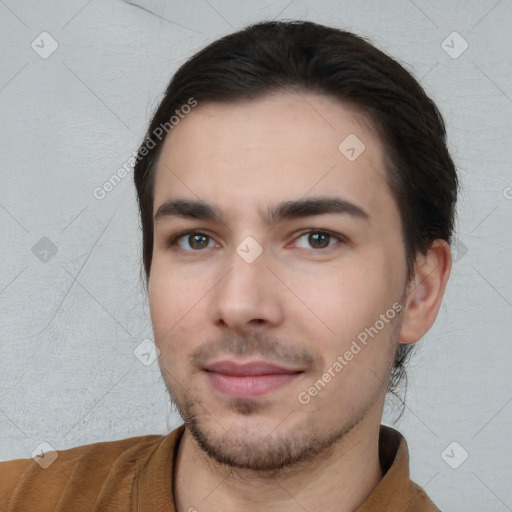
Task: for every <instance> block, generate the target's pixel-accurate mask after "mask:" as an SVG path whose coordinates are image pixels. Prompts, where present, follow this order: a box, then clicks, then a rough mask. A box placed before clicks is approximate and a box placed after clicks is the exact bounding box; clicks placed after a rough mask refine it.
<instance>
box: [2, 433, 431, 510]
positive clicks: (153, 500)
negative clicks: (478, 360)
mask: <svg viewBox="0 0 512 512" xmlns="http://www.w3.org/2000/svg"><path fill="white" fill-rule="evenodd" d="M183 432H184V425H181V426H180V427H178V428H177V429H176V430H173V431H172V432H171V433H169V434H168V435H166V436H160V435H148V436H140V437H131V438H129V439H124V440H122V441H109V442H102V443H94V444H89V445H84V446H78V447H76V448H70V449H68V450H61V451H58V452H57V455H58V457H57V459H55V460H54V461H53V462H52V464H50V465H49V466H48V467H47V468H46V469H43V468H42V467H41V465H40V464H38V463H37V462H36V461H35V460H34V459H18V460H12V461H7V462H1V463H0V511H2V512H4V511H9V512H15V511H16V512H20V511H23V512H70V511H73V512H81V511H96V512H99V511H119V512H128V511H130V512H132V511H133V512H135V511H138V512H175V508H174V498H173V471H174V461H175V457H176V453H177V447H178V444H179V441H180V439H181V436H182V434H183ZM46 456H48V454H47V455H46ZM379 457H380V462H381V466H382V470H383V473H384V477H383V478H382V480H381V481H380V483H379V484H378V485H377V487H376V488H375V489H374V490H373V492H372V493H371V494H370V496H369V497H368V498H367V499H366V501H365V502H364V503H363V504H361V505H360V506H359V507H358V508H357V509H356V511H355V512H439V509H438V508H437V507H436V506H435V505H434V504H433V503H432V501H430V499H429V498H428V496H427V495H426V494H425V492H424V491H423V490H422V489H421V487H419V486H418V485H416V484H415V483H414V482H412V481H411V480H410V478H409V453H408V449H407V443H406V441H405V439H404V438H403V437H402V435H401V434H400V433H399V432H398V431H396V430H394V429H392V428H391V427H387V426H384V425H381V427H380V438H379Z"/></svg>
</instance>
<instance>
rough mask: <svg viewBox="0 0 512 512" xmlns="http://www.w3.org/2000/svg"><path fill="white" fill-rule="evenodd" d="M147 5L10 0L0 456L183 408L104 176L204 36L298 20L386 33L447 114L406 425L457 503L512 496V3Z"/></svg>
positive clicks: (372, 34) (419, 453)
mask: <svg viewBox="0 0 512 512" xmlns="http://www.w3.org/2000/svg"><path fill="white" fill-rule="evenodd" d="M133 3H137V2H133ZM138 3H139V5H142V6H143V7H144V8H143V9H141V8H140V7H137V6H135V5H130V3H125V2H122V1H120V0H105V1H100V0H92V1H91V0H90V1H85V0H71V1H69V0H68V1H64V0H52V1H51V2H45V3H44V6H43V2H38V1H35V0H22V1H16V2H15V1H14V0H3V1H0V34H1V35H0V38H1V39H0V41H1V45H2V59H1V62H0V112H1V117H0V144H1V148H2V159H1V167H0V168H1V171H0V172H1V180H0V183H1V185H0V225H1V227H2V237H1V238H0V247H1V250H0V311H1V312H2V315H1V317H0V332H1V344H0V459H4V460H8V459H12V458H21V457H30V455H31V453H32V452H33V450H34V449H35V448H36V447H37V446H39V445H40V443H42V442H47V443H50V445H51V446H53V447H54V448H56V449H65V448H68V447H72V446H77V445H80V444H85V443H90V442H95V441H105V440H114V439H121V438H126V437H131V436H135V435H143V434H147V433H166V432H168V431H169V429H171V428H173V427H174V426H176V425H177V424H179V423H180V421H179V418H178V417H177V416H176V415H175V414H174V413H173V412H172V411H170V406H169V404H168V402H169V401H168V398H167V394H166V391H165V388H164V385H163V382H162V380H161V378H160V374H159V370H158V365H157V363H156V362H154V363H153V364H151V365H147V366H146V365H145V364H143V363H142V362H141V361H140V360H139V359H138V358H137V357H136V354H138V353H139V352H138V350H141V349H140V348H139V349H137V347H139V346H140V344H141V342H143V340H144V339H146V338H151V334H152V333H151V323H150V319H149V312H148V307H147V303H146V298H145V295H144V292H143V287H142V285H141V282H140V280H139V257H140V248H139V243H140V231H139V224H138V219H137V212H136V202H135V195H134V188H133V185H132V181H131V178H132V174H131V172H130V173H129V174H128V176H127V177H126V178H124V180H122V181H121V183H119V185H117V186H116V187H115V188H114V189H113V190H112V191H110V192H109V193H107V194H106V195H105V197H103V198H102V199H98V198H97V197H95V195H94V190H95V189H97V188H98V187H101V186H102V185H103V184H104V182H105V181H106V180H108V178H109V177H110V176H112V174H113V173H115V172H116V170H117V169H119V168H120V167H122V166H123V164H125V162H126V161H127V160H128V158H129V157H130V156H131V155H132V153H133V151H134V150H135V149H136V147H137V145H138V143H139V142H140V141H141V139H142V136H143V133H144V130H145V126H146V123H147V121H148V119H149V117H150V115H151V112H152V111H153V109H154V108H155V106H156V104H157V102H158V100H159V98H160V97H161V94H162V92H163V90H164V87H165V86H166V84H167V82H168V80H169V78H170V76H171V74H172V72H173V71H174V70H175V69H176V68H177V66H179V64H180V63H182V62H183V61H184V60H185V59H186V58H187V57H188V56H190V55H191V54H192V53H194V51H195V50H196V49H198V48H199V47H201V46H203V45H204V44H205V43H207V42H209V41H211V40H212V39H215V38H217V37H218V36H220V35H222V34H225V33H227V32H230V31H232V30H233V29H235V28H238V27H241V26H243V25H245V24H247V23H249V22H253V21H257V20H261V19H268V18H274V17H276V18H281V19H291V18H301V19H309V20H311V21H316V22H320V23H322V22H323V23H327V24H332V25H336V26H339V27H343V28H348V29H349V30H353V31H355V32H357V33H359V34H362V35H365V36H367V37H369V38H370V39H372V40H373V41H374V42H375V43H376V44H377V45H378V46H380V47H381V48H383V49H384V50H386V51H388V52H389V53H390V54H392V55H393V56H395V57H396V58H398V59H399V60H400V61H402V62H404V63H406V66H407V67H408V68H409V69H411V70H412V71H413V72H414V73H415V75H416V76H417V77H418V78H420V79H421V81H422V83H423V84H424V86H425V88H426V89H427V91H428V93H429V94H430V95H431V96H432V97H433V98H434V100H435V101H436V102H437V104H438V105H439V107H440V109H441V111H442V112H443V114H444V116H445V119H446V122H447V128H448V134H449V141H450V147H451V149H452V152H453V155H454V157H455V160H456V163H457V165H458V167H459V169H460V173H461V179H462V185H463V190H462V193H461V198H460V203H459V215H458V223H457V231H458V235H457V242H456V244H455V248H454V249H455V250H454V253H455V265H454V268H453V272H452V277H451V280H450V283H449V286H448V289H447V294H446V299H445V301H444V304H443V307H442V310H441V312H440V315H439V318H438V320H437V322H436V324H435V326H434V328H433V329H432V330H431V331H430V332H429V333H428V335H427V336H426V337H425V339H424V340H423V341H421V342H420V344H419V350H418V352H417V354H416V357H415V358H414V360H413V362H412V364H411V369H410V385H409V392H408V396H407V398H408V402H407V408H406V411H405V414H404V415H403V417H402V418H401V420H400V421H399V422H398V423H397V425H396V427H397V428H398V429H399V430H401V431H402V432H403V433H404V435H405V436H406V438H407V440H408V443H409V446H410V449H411V454H412V461H411V472H412V476H413V478H414V479H415V480H416V481H417V482H418V483H419V484H420V485H422V486H424V487H425V489H426V490H427V492H428V493H429V494H430V495H431V496H432V498H433V499H434V501H435V502H436V503H437V504H438V505H439V506H440V508H441V509H443V511H450V510H452V511H460V510H465V511H467V512H477V511H478V512H480V511H482V510H487V511H496V512H501V511H506V510H512V486H511V485H510V483H511V481H512V469H511V465H510V460H512V443H510V425H511V424H512V386H511V384H512V377H511V372H510V367H511V366H512V349H511V339H510V331H511V328H512V286H511V284H512V277H511V272H510V271H511V266H510V252H511V249H512V236H511V234H510V229H511V226H512V222H511V221H512V172H511V165H510V164H511V158H510V157H511V149H510V148H511V141H512V124H511V121H510V119H511V117H512V80H511V78H512V65H511V60H510V57H509V55H510V49H511V48H512V2H511V1H510V0H501V1H495V0H486V1H480V0H472V1H467V2H462V1H452V2H445V1H442V0H431V1H421V0H411V1H409V0H401V1H396V2H381V1H379V0H372V1H366V2H360V1H355V0H350V1H349V0H347V1H340V0H330V1H325V0H322V1H316V2H314V1H304V0H303V1H301V0H292V1H290V0H283V1H275V2H271V1H270V0H268V1H262V0H258V1H253V2H250V3H249V2H242V1H232V0H210V1H206V0H204V1H202V0H201V1H200V0H193V1H188V2H186V1H185V0H182V1H168V2H166V1H163V0H160V1H150V0H147V1H141V2H138ZM454 32H456V33H454ZM97 195H98V194H97ZM134 351H135V353H134ZM386 419H387V422H388V423H391V419H392V416H391V415H387V416H386ZM453 442H456V443H457V444H456V445H451V443H453ZM450 445H451V446H450ZM466 452H467V454H468V458H467V460H465V461H464V462H463V463H461V462H462V461H463V459H464V457H465V456H466ZM459 464H460V465H459ZM451 466H452V467H451ZM456 466H458V467H457V468H456V469H454V467H456Z"/></svg>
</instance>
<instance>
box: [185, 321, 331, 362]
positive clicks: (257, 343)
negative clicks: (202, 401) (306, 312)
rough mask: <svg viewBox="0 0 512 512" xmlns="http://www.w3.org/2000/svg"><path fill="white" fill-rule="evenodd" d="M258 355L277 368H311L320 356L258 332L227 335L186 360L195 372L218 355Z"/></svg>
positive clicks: (207, 343)
mask: <svg viewBox="0 0 512 512" xmlns="http://www.w3.org/2000/svg"><path fill="white" fill-rule="evenodd" d="M228 354H230V355H236V356H247V357H248V356H252V355H259V356H261V357H262V358H264V359H265V360H267V361H269V362H273V363H276V364H279V363H281V364H291V365H300V366H312V365H313V364H314V363H315V362H318V361H320V360H321V356H320V355H319V354H316V353H314V352H312V351H311V350H309V349H306V348H304V347H294V346H291V345H288V344H285V343H282V342H281V341H280V340H279V339H278V338H277V337H274V336H269V335H268V334H266V333H264V332H262V331H258V332H254V333H250V334H247V335H244V336H237V335H235V334H233V333H229V334H226V335H225V336H223V337H222V338H220V339H219V340H211V341H208V342H206V343H205V344H203V345H201V346H199V347H197V348H196V349H195V350H194V351H193V352H192V353H191V354H190V356H189V364H190V365H191V366H192V367H193V368H194V369H197V370H200V369H202V367H204V366H205V365H206V363H208V362H210V361H212V360H213V359H214V358H216V357H218V356H220V355H228Z"/></svg>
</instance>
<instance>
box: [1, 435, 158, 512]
mask: <svg viewBox="0 0 512 512" xmlns="http://www.w3.org/2000/svg"><path fill="white" fill-rule="evenodd" d="M163 438H164V436H161V435H148V436H138V437H131V438H128V439H123V440H120V441H107V442H99V443H93V444H88V445H83V446H77V447H75V448H69V449H67V450H57V451H55V452H48V453H46V454H43V455H42V456H36V457H34V458H30V459H16V460H11V461H5V462H0V511H10V510H17V509H18V508H19V509H22V508H24V507H28V506H37V507H38V509H40V510H43V509H44V510H52V508H51V507H52V506H55V507H56V505H57V503H59V500H61V498H62V496H64V495H65V494H67V493H70V494H71V491H72V489H73V488H75V487H80V488H81V489H82V490H85V492H86V493H87V494H88V495H89V496H90V498H92V499H93V500H94V499H95V496H97V495H98V493H99V491H100V490H101V488H102V486H103V484H104V482H105V480H106V479H107V478H108V477H109V475H112V472H113V470H114V473H115V474H116V475H117V478H120V479H123V481H124V482H125V483H126V484H129V482H130V479H131V475H132V474H134V473H135V471H136V468H137V466H138V465H139V464H141V463H143V462H144V460H145V459H146V457H149V456H150V454H151V453H152V451H153V450H155V449H156V448H157V446H158V444H159V443H160V442H161V441H162V439H163Z"/></svg>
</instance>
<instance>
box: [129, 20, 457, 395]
mask: <svg viewBox="0 0 512 512" xmlns="http://www.w3.org/2000/svg"><path fill="white" fill-rule="evenodd" d="M281 90H282V91H286V90H299V91H304V92H313V93H319V94H323V95H327V96H330V97H333V98H336V99H338V100H340V101H341V102H349V103H351V104H353V105H356V106H358V107H359V108H360V109H361V110H362V111H363V112H365V113H366V114H367V115H368V117H369V119H370V120H371V121H373V123H374V125H375V127H376V128H377V130H378V132H379V134H380V136H381V139H382V141H383V145H384V148H385V158H386V167H387V169H386V178H387V181H388V184H389V187H390V190H391V191H392V194H393V195H394V198H395V200H396V203H397V205H398V208H399V211H400V215H401V220H402V235H403V239H404V244H405V254H406V258H407V276H408V277H409V278H411V277H412V276H413V274H414V262H415V259H416V255H417V253H419V252H421V253H423V254H425V253H426V252H427V250H428V249H429V247H430V246H431V244H432V242H433V241H434V240H436V239H443V240H446V241H447V242H450V240H451V237H452V232H453V227H454V215H455V203H456V197H457V189H458V182H457V174H456V169H455V166H454V163H453V161H452V158H451V157H450V154H449V152H448V149H447V146H446V130H445V125H444V122H443V118H442V116H441V114H440V112H439V110H438V109H437V107H436V105H435V104H434V103H433V101H432V100H431V99H430V98H429V97H428V96H427V95H426V93H425V91H424V90H423V88H422V87H421V85H420V84H419V83H418V82H417V80H416V79H415V78H414V77H413V76H412V75H411V74H410V73H409V72H408V71H407V70H406V69H405V68H404V67H402V66H401V65H400V64H399V63H398V62H397V61H396V60H394V59H393V58H391V57H389V56H388V55H387V54H386V53H384V52H382V51H381V50H379V49H377V48H376V47H375V46H373V45H372V44H371V43H370V42H369V41H367V40H365V39H364V38H362V37H360V36H357V35H355V34H353V33H351V32H347V31H345V30H340V29H337V28H332V27H327V26H323V25H319V24H316V23H311V22H307V21H286V22H284V21H270V22H262V23H257V24H254V25H251V26H248V27H246V28H244V29H242V30H239V31H237V32H234V33H232V34H229V35H227V36H225V37H222V38H221V39H218V40H216V41H214V42H213V43H211V44H209V45H208V46H206V47H205V48H203V49H202V50H201V51H199V52H198V53H196V54H195V55H194V56H192V57H191V58H190V59H189V60H188V61H187V62H185V63H184V64H183V65H182V66H181V67H180V68H179V69H178V71H177V72H176V73H175V75H174V76H173V78H172V80H171V82H170V84H169V86H168V88H167V90H166V92H165V96H164V98H163V100H162V101H161V103H160V105H159V107H158V109H157V110H156V113H155V115H154V117H153V119H152V121H151V123H150V125H149V128H148V132H147V134H146V138H145V140H144V142H143V143H142V144H141V147H140V148H139V152H138V155H137V160H136V164H135V169H134V180H135V186H136V188H137V195H138V203H139V208H140V216H141V223H142V236H143V247H142V253H143V254H142V257H143V265H144V272H145V277H146V284H147V281H148V279H149V274H150V271H151V259H152V254H153V216H152V213H153V187H154V177H155V171H156V166H157V162H158V157H159V154H160V150H161V147H162V145H163V141H164V140H165V137H162V138H160V139H159V140H157V141H156V144H155V145H154V147H152V149H150V150H149V151H148V150H147V147H148V144H147V141H148V140H149V139H151V140H154V139H155V138H156V137H155V136H154V134H155V131H156V132H157V133H158V131H159V130H160V131H161V127H162V126H167V127H169V120H170V118H171V117H172V116H173V115H175V113H176V111H179V110H180V108H182V106H183V105H186V104H188V103H189V101H190V99H191V98H193V99H194V100H195V101H197V102H198V104H201V103H205V102H232V101H239V100H244V99H252V98H257V97H261V96H264V95H265V94H269V93H271V92H276V91H281ZM170 128H171V129H172V126H171V127H170ZM166 131H167V130H166ZM410 347H411V345H400V348H399V350H398V352H397V355H396V360H395V365H394V368H393V372H392V375H391V379H390V384H389V387H388V391H391V392H394V389H395V388H396V387H397V386H398V384H399V382H400V380H401V379H402V378H403V377H404V376H405V374H404V362H405V360H406V359H407V356H408V355H409V352H410Z"/></svg>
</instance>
